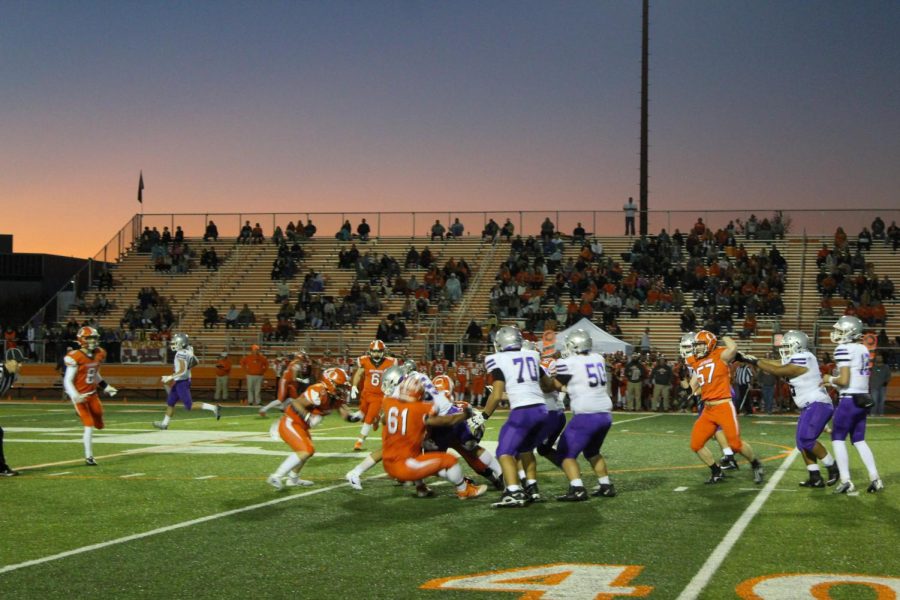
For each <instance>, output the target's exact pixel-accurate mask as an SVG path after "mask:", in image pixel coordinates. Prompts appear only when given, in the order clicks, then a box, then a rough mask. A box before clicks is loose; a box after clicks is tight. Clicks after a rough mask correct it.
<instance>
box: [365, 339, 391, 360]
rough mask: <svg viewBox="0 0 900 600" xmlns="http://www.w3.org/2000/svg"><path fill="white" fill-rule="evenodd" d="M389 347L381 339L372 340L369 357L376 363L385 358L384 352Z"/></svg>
mask: <svg viewBox="0 0 900 600" xmlns="http://www.w3.org/2000/svg"><path fill="white" fill-rule="evenodd" d="M385 350H387V348H386V347H385V345H384V342H382V341H381V340H372V342H371V343H370V344H369V358H371V359H372V360H374V361H375V362H376V363H379V362H381V361H382V360H384V352H385Z"/></svg>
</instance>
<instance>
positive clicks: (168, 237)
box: [160, 227, 172, 244]
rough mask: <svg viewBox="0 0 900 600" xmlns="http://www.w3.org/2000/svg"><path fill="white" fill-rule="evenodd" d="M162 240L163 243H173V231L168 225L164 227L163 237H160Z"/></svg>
mask: <svg viewBox="0 0 900 600" xmlns="http://www.w3.org/2000/svg"><path fill="white" fill-rule="evenodd" d="M160 241H161V242H162V243H163V244H171V243H172V232H171V231H169V228H168V227H163V232H162V237H160Z"/></svg>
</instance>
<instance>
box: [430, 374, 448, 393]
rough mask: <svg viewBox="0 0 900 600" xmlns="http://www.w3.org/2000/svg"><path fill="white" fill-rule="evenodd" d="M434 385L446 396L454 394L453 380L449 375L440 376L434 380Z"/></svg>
mask: <svg viewBox="0 0 900 600" xmlns="http://www.w3.org/2000/svg"><path fill="white" fill-rule="evenodd" d="M432 383H434V387H436V388H437V389H438V390H440V391H442V392H444V393H446V394H450V393H452V392H453V380H452V379H450V376H449V375H438V376H437V377H435V378H434V379H433V380H432Z"/></svg>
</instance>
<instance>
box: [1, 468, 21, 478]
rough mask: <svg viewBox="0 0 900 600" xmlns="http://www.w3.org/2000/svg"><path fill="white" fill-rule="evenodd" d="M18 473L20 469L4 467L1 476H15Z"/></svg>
mask: <svg viewBox="0 0 900 600" xmlns="http://www.w3.org/2000/svg"><path fill="white" fill-rule="evenodd" d="M18 474H19V472H18V471H13V470H12V469H10V468H9V467H4V468H3V469H2V470H0V477H15V476H16V475H18Z"/></svg>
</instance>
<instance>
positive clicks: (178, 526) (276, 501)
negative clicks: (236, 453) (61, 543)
mask: <svg viewBox="0 0 900 600" xmlns="http://www.w3.org/2000/svg"><path fill="white" fill-rule="evenodd" d="M385 476H386V475H376V476H375V477H385ZM375 477H370V478H369V479H375ZM349 485H350V484H348V483H339V484H337V485H331V486H328V487H324V488H321V489H318V490H310V491H308V492H303V493H300V494H291V495H289V496H282V497H280V498H276V499H274V500H269V501H267V502H260V503H258V504H251V505H249V506H244V507H242V508H235V509H233V510H226V511H225V512H220V513H216V514H213V515H208V516H205V517H200V518H198V519H191V520H190V521H184V522H182V523H175V524H174V525H167V526H166V527H159V528H157V529H151V530H150V531H145V532H143V533H135V534H132V535H126V536H124V537H120V538H116V539H114V540H109V541H108V542H100V543H98V544H91V545H89V546H82V547H81V548H75V549H73V550H66V551H65V552H60V553H59V554H52V555H50V556H45V557H43V558H37V559H34V560H28V561H25V562H22V563H18V564H14V565H6V566H4V567H0V574H2V573H9V572H10V571H17V570H19V569H24V568H25V567H33V566H36V565H42V564H44V563H48V562H53V561H55V560H61V559H63V558H68V557H70V556H77V555H78V554H84V553H86V552H93V551H94V550H102V549H103V548H109V547H110V546H117V545H119V544H124V543H127V542H133V541H135V540H142V539H144V538H148V537H152V536H154V535H159V534H162V533H168V532H170V531H176V530H178V529H184V528H185V527H193V526H194V525H200V524H201V523H207V522H209V521H215V520H217V519H222V518H225V517H230V516H232V515H237V514H240V513H244V512H250V511H251V510H256V509H258V508H265V507H267V506H274V505H275V504H281V503H282V502H290V501H291V500H296V499H297V498H304V497H306V496H312V495H314V494H322V493H324V492H330V491H332V490H336V489H339V488H343V487H349Z"/></svg>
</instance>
